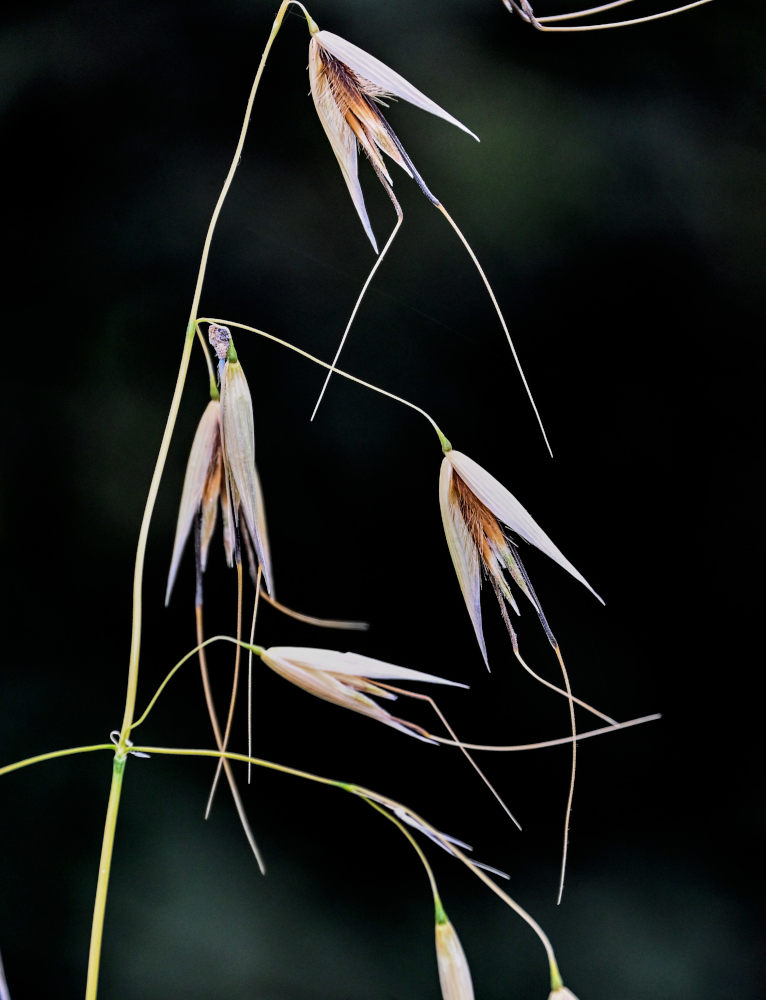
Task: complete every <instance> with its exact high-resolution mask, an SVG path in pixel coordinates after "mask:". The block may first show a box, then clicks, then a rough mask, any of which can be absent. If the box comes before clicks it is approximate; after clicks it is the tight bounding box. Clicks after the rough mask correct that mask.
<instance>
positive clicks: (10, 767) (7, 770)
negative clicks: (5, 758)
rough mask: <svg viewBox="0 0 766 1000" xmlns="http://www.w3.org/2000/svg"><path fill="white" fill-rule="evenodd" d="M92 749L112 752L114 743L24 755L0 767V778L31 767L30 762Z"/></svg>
mask: <svg viewBox="0 0 766 1000" xmlns="http://www.w3.org/2000/svg"><path fill="white" fill-rule="evenodd" d="M92 750H111V751H112V752H114V743H92V744H91V745H90V746H87V747H70V748H68V749H66V750H53V751H52V752H51V753H41V754H38V755H37V756H36V757H25V758H24V760H17V761H16V762H15V763H13V764H6V765H5V767H0V778H2V776H3V775H4V774H11V772H12V771H20V770H21V769H22V768H23V767H31V765H32V764H42V763H43V761H46V760H58V758H59V757H71V756H72V755H73V754H76V753H90V752H91V751H92Z"/></svg>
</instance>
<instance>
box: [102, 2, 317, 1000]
mask: <svg viewBox="0 0 766 1000" xmlns="http://www.w3.org/2000/svg"><path fill="white" fill-rule="evenodd" d="M292 2H293V0H283V2H282V4H281V5H280V7H279V10H278V11H277V15H276V17H275V19H274V23H273V25H272V28H271V34H270V35H269V38H268V41H267V42H266V46H265V48H264V50H263V54H262V56H261V61H260V63H259V65H258V70H257V71H256V74H255V79H254V81H253V86H252V87H251V89H250V95H249V97H248V101H247V106H246V109H245V116H244V120H243V122H242V128H241V129H240V133H239V138H238V140H237V145H236V148H235V150H234V155H233V156H232V160H231V165H230V166H229V170H228V173H227V174H226V178H225V180H224V182H223V186H222V188H221V193H220V194H219V196H218V200H217V202H216V204H215V208H214V209H213V214H212V216H211V218H210V223H209V225H208V228H207V233H206V235H205V242H204V244H203V247H202V256H201V259H200V265H199V271H198V274H197V281H196V284H195V287H194V295H193V296H192V304H191V309H190V310H189V322H188V324H187V327H186V337H185V340H184V346H183V352H182V355H181V363H180V366H179V369H178V377H177V379H176V386H175V390H174V392H173V399H172V401H171V404H170V411H169V413H168V417H167V421H166V423H165V431H164V433H163V436H162V442H161V444H160V449H159V454H158V455H157V460H156V462H155V466H154V472H153V474H152V480H151V483H150V485H149V493H148V495H147V498H146V504H145V506H144V514H143V517H142V520H141V528H140V530H139V534H138V544H137V547H136V561H135V568H134V572H133V622H132V628H131V636H130V656H129V660H128V681H127V690H126V694H125V709H124V713H123V718H122V726H121V727H120V738H119V742H118V745H117V755H116V757H115V772H114V775H113V778H112V787H111V791H110V794H109V805H108V808H107V815H106V822H105V825H104V838H103V842H102V848H101V863H100V865H99V873H98V883H97V885H96V899H95V903H94V911H93V930H92V934H91V945H90V955H89V959H88V982H87V986H86V993H85V995H86V1000H96V994H97V991H98V968H99V963H100V950H101V935H102V930H103V923H104V912H105V908H106V896H107V889H108V884H109V870H110V868H111V858H112V851H113V849H114V835H115V828H116V823H117V812H118V808H119V801H120V792H121V789H122V774H123V770H124V763H125V754H126V752H127V746H128V734H129V732H130V728H131V725H132V723H133V715H134V712H135V705H136V696H137V691H138V666H139V660H140V655H141V633H142V610H143V606H142V598H143V595H142V589H143V577H144V562H145V559H146V544H147V540H148V537H149V527H150V524H151V520H152V515H153V513H154V507H155V504H156V501H157V494H158V492H159V487H160V481H161V479H162V473H163V471H164V469H165V463H166V461H167V455H168V451H169V449H170V441H171V438H172V436H173V431H174V429H175V424H176V418H177V416H178V411H179V408H180V405H181V396H182V395H183V389H184V385H185V382H186V374H187V372H188V369H189V358H190V356H191V349H192V345H193V343H194V335H195V330H196V323H195V320H196V317H197V312H198V311H199V303H200V298H201V296H202V286H203V284H204V281H205V274H206V271H207V263H208V257H209V254H210V246H211V244H212V241H213V234H214V232H215V227H216V224H217V222H218V217H219V215H220V214H221V209H222V207H223V203H224V201H225V200H226V196H227V194H228V193H229V188H230V187H231V183H232V181H233V179H234V174H235V173H236V170H237V166H238V165H239V160H240V157H241V154H242V148H243V146H244V144H245V137H246V135H247V129H248V126H249V124H250V115H251V113H252V108H253V103H254V101H255V95H256V93H257V91H258V86H259V84H260V82H261V77H262V75H263V70H264V67H265V65H266V60H267V58H268V55H269V52H270V51H271V47H272V45H273V44H274V39H275V38H276V36H277V34H278V32H279V29H280V27H281V26H282V21H283V19H284V16H285V13H286V12H287V8H288V7H289V6H290V4H291V3H292ZM299 6H300V5H299ZM304 12H305V8H304ZM306 17H307V20H309V22H310V25H311V24H312V23H313V22H311V20H310V18H308V14H306ZM118 761H120V763H121V769H120V772H119V779H118V778H117V770H116V769H117V762H118Z"/></svg>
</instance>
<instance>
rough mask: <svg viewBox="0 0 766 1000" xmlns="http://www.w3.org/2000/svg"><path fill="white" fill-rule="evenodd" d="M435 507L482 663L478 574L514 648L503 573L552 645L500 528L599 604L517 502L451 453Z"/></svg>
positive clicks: (445, 461)
mask: <svg viewBox="0 0 766 1000" xmlns="http://www.w3.org/2000/svg"><path fill="white" fill-rule="evenodd" d="M439 506H440V508H441V514H442V524H443V525H444V533H445V536H446V539H447V545H448V547H449V550H450V555H451V556H452V562H453V565H454V567H455V572H456V573H457V577H458V582H459V584H460V589H461V592H462V594H463V599H464V600H465V603H466V607H467V608H468V613H469V615H470V617H471V622H472V624H473V627H474V631H475V633H476V638H477V640H478V642H479V647H480V648H481V651H482V655H483V656H484V661H485V663H486V662H487V651H486V646H485V643H484V635H483V629H482V619H481V576H482V571H483V572H484V574H485V575H486V577H487V579H488V580H489V582H490V583H491V585H492V588H493V590H494V591H495V594H496V595H497V598H498V601H499V602H500V608H501V611H502V614H503V618H504V621H505V624H506V626H507V628H508V631H509V633H510V635H511V639H512V641H513V643H514V648H515V646H516V636H515V633H514V630H513V627H512V625H511V622H510V619H509V617H508V613H507V610H506V607H505V605H506V603H507V604H508V605H510V607H511V608H513V610H514V611H515V612H516V613H517V614H518V612H519V609H518V606H517V604H516V601H515V599H514V597H513V594H512V592H511V589H510V586H509V581H508V580H507V579H506V573H507V574H508V576H509V577H510V580H511V581H513V582H514V583H515V584H516V585H517V586H518V588H519V589H520V590H521V592H522V593H523V594H524V595H525V596H526V597H527V598H528V599H529V601H530V602H531V604H532V605H533V607H534V608H535V611H536V612H537V614H538V617H539V618H540V621H541V622H542V625H543V628H544V629H545V632H546V635H547V636H548V639H549V641H550V642H551V643H552V644H553V645H554V646H555V645H556V641H555V638H554V637H553V634H552V633H551V631H550V628H549V626H548V623H547V621H546V619H545V615H544V614H543V610H542V607H541V606H540V602H539V600H538V599H537V595H536V594H535V592H534V589H533V588H532V585H531V583H530V581H529V577H528V576H527V572H526V570H525V569H524V565H523V563H522V561H521V557H520V555H519V551H518V548H517V546H516V543H515V542H514V541H513V540H512V539H511V538H510V537H509V535H508V534H506V531H505V528H504V526H507V528H508V529H510V531H512V532H514V533H515V534H516V535H518V536H520V538H522V539H523V540H524V541H526V542H529V543H530V544H531V545H534V546H535V547H536V548H538V549H540V550H541V551H543V552H545V554H546V555H547V556H549V557H550V558H551V559H553V560H554V561H555V562H557V563H558V564H559V566H561V567H563V568H564V569H566V570H567V571H568V572H569V573H571V574H572V576H574V577H575V579H577V580H579V581H580V582H581V583H582V584H584V585H585V586H586V587H587V588H588V590H590V591H591V593H593V594H594V596H596V597H597V598H598V599H599V600H601V598H600V597H598V594H596V592H595V591H594V590H593V588H592V587H591V586H590V584H589V583H588V582H587V581H586V580H585V578H584V577H583V576H582V575H581V574H580V573H579V572H578V571H577V570H576V569H575V567H574V566H573V565H572V563H570V562H569V560H568V559H567V558H566V557H565V556H564V555H563V554H562V553H561V551H560V550H559V549H558V548H557V547H556V546H555V545H554V544H553V542H552V541H551V540H550V538H549V537H548V536H547V535H546V534H545V532H544V531H543V530H542V529H541V528H540V527H539V525H538V524H537V523H536V522H535V521H534V520H533V519H532V517H531V516H530V515H529V513H528V512H527V511H526V510H525V509H524V507H522V506H521V504H520V503H519V502H518V500H517V499H516V498H515V497H514V496H513V495H512V494H511V493H509V492H508V490H507V489H506V488H505V487H504V486H503V485H502V484H501V483H499V482H498V481H497V480H496V479H495V478H494V477H493V476H490V474H489V473H488V472H486V470H484V469H483V468H482V467H481V466H480V465H478V464H477V463H476V462H474V461H473V460H472V459H470V458H468V456H467V455H463V454H462V453H461V452H458V451H455V450H454V449H450V450H448V451H446V452H445V454H444V459H443V460H442V467H441V474H440V478H439ZM602 604H603V601H602Z"/></svg>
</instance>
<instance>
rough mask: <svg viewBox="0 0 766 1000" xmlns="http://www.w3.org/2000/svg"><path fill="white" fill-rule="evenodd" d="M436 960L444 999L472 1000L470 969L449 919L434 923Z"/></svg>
mask: <svg viewBox="0 0 766 1000" xmlns="http://www.w3.org/2000/svg"><path fill="white" fill-rule="evenodd" d="M436 962H437V965H438V967H439V982H440V984H441V988H442V997H443V998H444V1000H473V984H472V982H471V971H470V969H469V968H468V962H467V960H466V957H465V952H464V951H463V946H462V945H461V944H460V938H459V937H458V936H457V933H456V931H455V928H454V927H453V926H452V924H451V923H450V921H449V920H446V919H445V922H443V923H439V922H437V924H436Z"/></svg>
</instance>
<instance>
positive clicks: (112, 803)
mask: <svg viewBox="0 0 766 1000" xmlns="http://www.w3.org/2000/svg"><path fill="white" fill-rule="evenodd" d="M125 760H126V758H125V757H124V756H122V755H121V754H120V752H119V751H118V752H117V753H116V754H115V755H114V764H113V767H112V786H111V788H110V790H109V804H108V805H107V807H106V820H105V822H104V839H103V841H102V844H101V860H100V861H99V865H98V885H97V887H96V901H95V903H94V905H93V925H92V927H91V932H90V951H89V954H88V982H87V985H86V987H85V1000H96V994H97V992H98V969H99V965H100V964H101V942H102V940H103V936H104V914H105V912H106V894H107V890H108V888H109V872H110V870H111V867H112V853H113V850H114V835H115V830H116V828H117V813H118V811H119V808H120V792H121V791H122V776H123V774H124V773H125Z"/></svg>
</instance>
